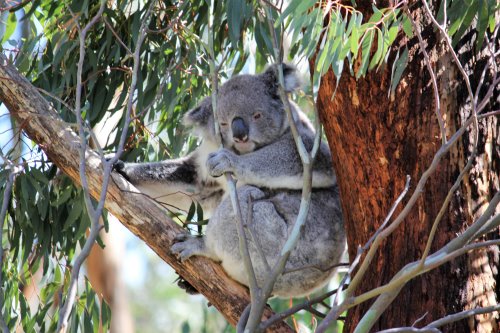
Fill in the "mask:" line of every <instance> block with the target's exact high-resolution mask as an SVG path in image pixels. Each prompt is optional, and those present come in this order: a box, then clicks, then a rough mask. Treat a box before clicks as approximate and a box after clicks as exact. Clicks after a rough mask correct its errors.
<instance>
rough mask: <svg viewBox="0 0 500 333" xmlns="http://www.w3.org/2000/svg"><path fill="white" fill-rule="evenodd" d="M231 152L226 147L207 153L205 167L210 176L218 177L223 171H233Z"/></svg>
mask: <svg viewBox="0 0 500 333" xmlns="http://www.w3.org/2000/svg"><path fill="white" fill-rule="evenodd" d="M233 155H234V154H233V153H231V152H230V151H228V150H227V149H221V150H219V151H216V152H214V153H211V154H209V155H208V158H207V169H208V173H209V174H210V175H211V176H212V177H220V176H222V175H223V174H224V173H225V172H233V171H234V170H233V163H232V159H233Z"/></svg>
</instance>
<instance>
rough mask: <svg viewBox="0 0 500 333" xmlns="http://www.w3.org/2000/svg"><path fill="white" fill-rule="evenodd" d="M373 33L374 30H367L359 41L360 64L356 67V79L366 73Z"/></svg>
mask: <svg viewBox="0 0 500 333" xmlns="http://www.w3.org/2000/svg"><path fill="white" fill-rule="evenodd" d="M374 35H375V33H374V31H373V30H369V31H368V32H367V33H366V34H365V35H364V37H363V41H362V42H361V66H360V67H359V68H358V72H357V73H356V79H358V78H360V77H361V76H363V75H365V74H366V70H367V69H368V60H369V59H370V51H371V48H372V43H373V39H374Z"/></svg>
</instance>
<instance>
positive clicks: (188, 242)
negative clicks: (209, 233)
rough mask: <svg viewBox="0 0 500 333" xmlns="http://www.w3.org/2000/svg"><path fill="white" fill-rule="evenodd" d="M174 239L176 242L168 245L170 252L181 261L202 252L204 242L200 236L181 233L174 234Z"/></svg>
mask: <svg viewBox="0 0 500 333" xmlns="http://www.w3.org/2000/svg"><path fill="white" fill-rule="evenodd" d="M174 241H175V242H176V243H175V244H173V245H172V247H170V252H172V253H173V254H175V255H176V256H177V257H178V258H179V259H180V261H181V262H184V261H185V260H187V259H189V258H190V257H192V256H194V255H200V254H203V249H204V248H205V243H204V241H203V238H202V237H195V236H191V235H189V234H186V233H182V234H178V235H177V236H175V238H174Z"/></svg>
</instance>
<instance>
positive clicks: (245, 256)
mask: <svg viewBox="0 0 500 333" xmlns="http://www.w3.org/2000/svg"><path fill="white" fill-rule="evenodd" d="M214 6H215V0H211V1H210V9H209V10H210V12H209V14H208V52H209V65H210V74H211V83H212V110H213V117H214V126H215V137H216V138H217V139H220V129H219V122H218V119H217V93H218V90H219V89H218V88H219V80H218V71H217V67H216V66H215V48H214V36H213V34H214V26H213V20H214V10H215V8H214ZM222 144H223V141H222V139H220V146H221V147H222ZM224 176H225V178H226V182H227V186H228V192H229V196H230V199H231V204H232V207H233V211H234V214H235V216H236V221H235V222H236V224H237V228H236V229H237V232H238V240H239V251H240V255H241V257H242V260H243V265H244V267H245V273H246V276H247V277H248V287H249V289H250V300H251V307H250V310H249V316H250V317H251V316H252V312H253V310H254V300H255V299H260V288H259V286H258V284H257V277H256V275H255V270H254V268H253V264H252V259H251V257H250V251H249V249H248V242H247V239H246V236H245V228H244V220H243V215H242V213H241V207H240V203H239V198H238V195H237V192H236V181H235V180H234V178H233V177H232V176H231V174H229V173H225V174H224ZM245 317H246V315H245V316H242V317H240V321H246V318H245ZM238 326H239V327H240V326H245V325H243V323H241V325H240V322H239V323H238Z"/></svg>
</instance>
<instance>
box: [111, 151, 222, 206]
mask: <svg viewBox="0 0 500 333" xmlns="http://www.w3.org/2000/svg"><path fill="white" fill-rule="evenodd" d="M199 155H200V151H199V150H196V151H194V152H193V153H192V154H190V155H188V156H186V157H183V158H179V159H172V160H165V161H161V162H152V163H125V162H122V161H119V162H118V163H117V164H116V165H115V170H116V171H117V172H118V173H120V174H121V175H122V176H124V177H125V178H126V179H127V180H128V181H130V182H131V183H132V184H133V185H134V186H136V187H137V188H138V189H139V190H140V191H141V192H142V193H144V194H146V195H148V196H150V197H152V198H153V199H155V200H157V201H159V202H161V203H163V204H165V205H166V208H168V209H173V210H178V211H188V210H189V207H190V206H191V204H192V202H193V201H195V202H199V203H200V204H201V206H202V208H203V211H204V212H207V213H208V214H207V215H209V214H210V212H211V211H212V210H213V209H214V208H215V207H216V206H217V205H218V203H219V202H220V200H221V198H222V195H223V190H222V188H221V186H220V185H219V183H218V182H216V181H214V180H213V178H211V177H206V171H205V166H204V165H203V164H201V165H200V162H199V159H200V157H199Z"/></svg>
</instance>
